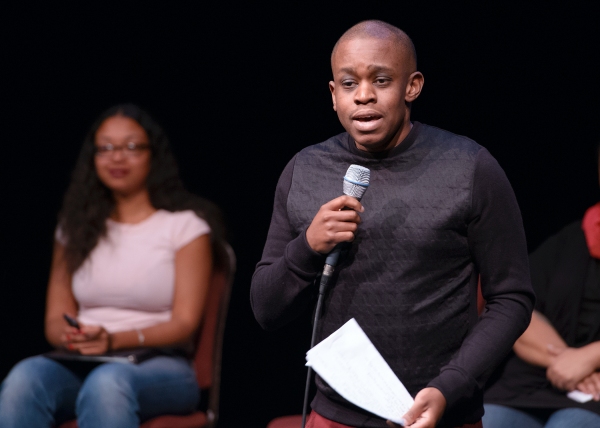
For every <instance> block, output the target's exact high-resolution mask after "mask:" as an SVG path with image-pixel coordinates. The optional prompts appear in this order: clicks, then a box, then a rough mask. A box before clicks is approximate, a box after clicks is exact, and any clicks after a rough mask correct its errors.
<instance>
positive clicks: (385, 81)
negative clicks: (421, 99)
mask: <svg viewBox="0 0 600 428" xmlns="http://www.w3.org/2000/svg"><path fill="white" fill-rule="evenodd" d="M331 66H332V71H333V79H334V80H333V81H332V82H329V89H330V90H331V96H332V98H333V107H334V110H335V111H336V112H337V114H338V117H339V119H340V122H341V123H342V126H343V127H344V128H345V129H346V131H347V132H348V133H349V134H350V135H351V136H352V138H354V140H355V141H356V145H357V147H358V148H359V149H361V150H365V151H370V152H378V151H382V150H389V149H391V148H393V147H395V146H396V145H397V144H399V143H400V142H401V141H402V139H404V137H405V136H406V135H407V134H408V132H409V131H410V121H409V120H410V118H409V108H408V106H407V104H406V103H407V102H411V101H413V100H414V99H415V98H416V97H417V96H418V94H419V93H420V86H419V88H418V92H417V93H416V95H414V91H413V90H411V88H412V86H411V84H412V83H411V82H412V80H413V79H414V77H413V76H414V74H418V76H417V77H420V78H421V79H422V75H421V74H420V73H418V72H417V73H413V74H411V70H409V69H408V66H409V65H408V64H407V55H405V54H404V52H403V50H402V49H401V48H399V47H398V46H397V45H396V44H395V43H394V42H393V41H391V40H386V39H377V38H354V39H350V40H346V41H342V42H341V43H340V44H339V45H338V47H337V49H336V51H335V53H334V55H333V57H332V61H331ZM421 84H422V80H421Z"/></svg>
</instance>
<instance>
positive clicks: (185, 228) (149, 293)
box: [59, 210, 210, 333]
mask: <svg viewBox="0 0 600 428" xmlns="http://www.w3.org/2000/svg"><path fill="white" fill-rule="evenodd" d="M209 232H210V228H209V226H208V224H207V223H206V221H204V220H202V219H201V218H199V217H198V216H196V214H194V212H193V211H179V212H169V211H165V210H158V211H156V212H155V213H154V214H152V215H151V216H150V217H148V218H147V219H146V220H144V221H142V222H140V223H136V224H126V223H117V222H115V221H113V220H110V219H109V220H107V234H106V236H105V237H103V238H101V239H100V241H99V242H98V244H97V245H96V247H95V248H94V249H93V250H92V252H91V253H90V255H89V256H88V258H87V259H86V260H85V262H84V263H83V264H82V265H81V267H80V268H79V269H77V271H75V272H74V274H73V278H72V288H73V294H74V295H75V299H76V300H77V303H78V304H79V314H78V319H79V320H80V321H81V322H82V323H84V324H90V325H101V326H103V327H104V328H105V329H106V330H107V331H108V332H110V333H113V332H117V331H125V330H132V329H136V328H140V329H141V328H145V327H149V326H152V325H155V324H158V323H161V322H165V321H168V320H170V318H171V308H172V305H173V292H174V289H175V253H176V252H177V251H178V250H179V249H180V248H182V247H184V246H185V245H187V244H189V243H190V242H191V241H193V240H194V239H196V238H198V237H199V236H201V235H204V234H207V233H209ZM59 239H60V238H59Z"/></svg>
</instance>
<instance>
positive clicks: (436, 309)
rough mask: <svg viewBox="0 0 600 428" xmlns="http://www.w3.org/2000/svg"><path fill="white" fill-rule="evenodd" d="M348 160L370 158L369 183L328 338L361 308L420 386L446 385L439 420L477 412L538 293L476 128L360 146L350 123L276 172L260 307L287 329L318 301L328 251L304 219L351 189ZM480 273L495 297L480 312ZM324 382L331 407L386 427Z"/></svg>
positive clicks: (402, 375) (382, 348)
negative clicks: (315, 246) (314, 240)
mask: <svg viewBox="0 0 600 428" xmlns="http://www.w3.org/2000/svg"><path fill="white" fill-rule="evenodd" d="M350 164H359V165H362V166H365V167H367V168H369V169H370V170H371V185H370V187H369V189H368V191H367V192H366V194H365V196H364V198H363V199H362V204H363V205H364V207H365V212H364V213H362V214H361V218H362V223H361V224H360V226H359V229H358V232H357V234H356V239H355V241H354V242H353V244H352V246H351V249H350V251H349V253H348V255H347V256H346V258H345V259H344V261H343V262H342V263H341V264H340V265H339V266H338V268H337V276H336V277H335V280H334V282H333V284H332V285H331V287H330V289H329V292H328V295H327V298H326V302H325V305H324V312H323V317H322V322H321V326H320V331H319V336H320V338H319V339H323V338H325V337H327V336H328V335H329V334H331V333H332V332H333V331H335V330H336V329H338V328H339V327H340V326H342V325H343V324H344V323H345V322H346V321H348V320H349V319H350V318H355V319H356V320H357V321H358V323H359V325H360V326H361V327H362V328H363V330H364V331H365V333H366V334H367V336H369V338H370V339H371V341H372V342H373V344H374V345H375V347H376V348H377V349H378V350H379V352H380V353H381V354H382V356H383V357H384V358H385V360H386V361H387V362H388V364H389V365H390V367H391V368H392V370H393V371H394V372H395V373H396V375H397V376H398V378H399V379H400V380H401V381H402V382H403V383H404V385H405V386H406V387H407V389H408V391H409V392H410V393H411V394H413V396H414V395H415V394H416V393H417V392H418V391H419V390H420V389H422V388H424V387H426V386H433V387H436V388H438V389H439V390H440V391H441V392H442V393H443V395H444V397H445V398H446V400H447V410H446V413H445V415H444V418H443V421H442V423H441V424H440V426H457V425H461V424H463V423H469V422H475V421H478V420H479V419H480V418H481V416H482V414H483V407H482V398H481V391H482V388H483V385H484V383H485V381H486V379H487V377H488V376H489V373H490V371H491V370H492V369H493V368H494V366H495V365H496V364H498V363H499V362H500V361H501V360H502V358H503V357H504V356H505V355H506V354H507V353H508V352H509V350H510V349H511V346H512V344H513V343H514V341H515V340H516V339H517V338H518V337H519V335H520V334H521V333H522V332H523V331H524V330H525V328H526V327H527V325H528V323H529V319H530V315H531V310H532V307H533V300H534V296H533V291H532V288H531V284H530V278H529V269H528V261H527V248H526V243H525V236H524V232H523V226H522V221H521V216H520V212H519V208H518V205H517V202H516V199H515V197H514V194H513V191H512V188H511V186H510V184H509V182H508V180H507V178H506V176H505V174H504V172H503V171H502V169H501V168H500V166H499V165H498V164H497V162H496V161H495V159H494V158H493V157H492V156H491V155H490V154H489V152H488V151H487V150H486V149H484V148H482V147H481V146H479V145H478V144H476V143H475V142H473V141H472V140H470V139H468V138H465V137H461V136H457V135H454V134H451V133H449V132H446V131H443V130H440V129H438V128H434V127H431V126H427V125H423V124H419V123H415V124H414V126H413V128H412V130H411V132H410V134H409V135H408V136H407V137H406V139H405V140H404V141H403V142H402V143H401V144H399V145H398V146H397V147H395V148H394V149H392V150H391V151H390V152H388V153H385V154H382V155H373V154H370V153H367V152H363V151H360V150H358V149H357V148H356V146H355V144H354V142H353V141H352V140H351V138H350V137H349V135H348V134H346V133H343V134H340V135H338V136H336V137H333V138H330V139H329V140H327V141H325V142H323V143H321V144H317V145H314V146H310V147H307V148H306V149H304V150H302V151H301V152H299V153H298V154H297V155H296V156H295V157H294V158H293V159H292V160H291V161H290V162H289V163H288V165H287V167H286V168H285V170H284V171H283V173H282V175H281V178H280V180H279V183H278V185H277V190H276V195H275V206H274V210H273V217H272V220H271V226H270V230H269V234H268V237H267V242H266V244H265V249H264V252H263V256H262V259H261V261H260V262H259V263H258V265H257V267H256V272H255V274H254V277H253V280H252V287H251V302H252V307H253V310H254V314H255V316H256V319H257V320H258V322H259V323H260V324H261V325H262V326H263V327H264V328H277V327H279V326H282V325H284V324H285V323H286V322H288V321H289V320H291V319H293V318H294V317H295V316H297V315H298V314H299V313H300V312H301V311H304V310H307V309H308V310H310V309H312V302H314V294H315V288H316V287H315V285H314V284H313V281H314V280H315V278H316V277H317V275H318V274H319V273H320V272H321V270H322V268H323V262H324V257H323V256H322V255H320V254H318V253H316V252H314V251H313V250H312V249H311V248H310V247H309V246H308V244H307V242H306V236H305V231H306V228H307V227H308V225H309V224H310V222H311V221H312V219H313V217H314V215H315V214H316V213H317V211H318V209H319V207H320V206H321V205H323V204H324V203H326V202H328V201H330V200H331V199H333V198H335V197H337V196H339V195H340V194H341V193H342V190H341V188H342V177H343V175H344V173H345V172H346V169H347V168H348V166H349V165H350ZM478 275H481V284H482V291H483V294H484V297H485V298H486V300H487V302H488V303H487V308H486V311H485V313H484V314H483V316H482V317H481V318H479V317H478V315H477V309H476V290H477V279H478ZM316 382H317V390H318V392H317V395H316V397H315V399H314V400H313V402H312V407H313V409H314V410H315V411H317V412H318V413H319V414H321V415H323V416H325V417H326V418H329V419H332V420H335V421H337V422H340V423H343V424H347V425H351V426H365V427H385V426H386V425H385V421H383V420H381V419H380V418H377V417H375V416H374V415H371V414H369V413H368V412H366V411H364V410H362V409H359V408H357V407H356V406H353V405H352V404H350V403H348V402H347V401H345V400H344V399H343V398H341V397H340V396H339V395H338V394H337V393H336V392H335V391H333V390H332V389H331V388H330V387H329V386H328V385H327V384H326V383H325V382H324V381H323V380H322V379H320V378H318V377H317V381H316Z"/></svg>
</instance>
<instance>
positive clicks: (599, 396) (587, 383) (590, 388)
mask: <svg viewBox="0 0 600 428" xmlns="http://www.w3.org/2000/svg"><path fill="white" fill-rule="evenodd" d="M577 389H578V390H580V391H581V392H585V393H586V394H590V395H593V396H594V401H600V373H598V372H594V373H592V374H591V375H589V376H588V377H586V378H584V379H583V380H582V381H581V382H579V383H578V384H577Z"/></svg>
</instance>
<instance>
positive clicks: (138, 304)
mask: <svg viewBox="0 0 600 428" xmlns="http://www.w3.org/2000/svg"><path fill="white" fill-rule="evenodd" d="M212 210H213V206H212V205H210V204H209V203H208V202H206V201H204V200H202V199H200V198H197V197H195V196H193V195H191V194H189V193H188V192H186V191H185V190H184V188H183V185H182V184H181V181H180V180H179V176H178V172H177V167H176V164H175V160H174V158H173V155H172V154H171V151H170V149H169V144H168V141H167V138H166V136H165V134H164V133H163V131H162V129H161V128H160V127H159V126H158V125H157V124H156V123H155V122H154V121H153V120H152V119H151V118H150V117H149V116H148V114H147V113H145V112H144V111H142V110H141V109H139V108H138V107H136V106H134V105H120V106H115V107H113V108H111V109H109V110H108V111H106V112H105V113H104V114H103V115H101V116H100V118H99V119H98V120H97V121H96V123H95V124H94V125H93V126H92V128H91V130H90V133H89V134H88V136H87V138H86V139H85V141H84V144H83V147H82V150H81V153H80V155H79V159H78V161H77V165H76V167H75V171H74V173H73V178H72V181H71V184H70V187H69V189H68V190H67V193H66V195H65V199H64V204H63V207H62V210H61V212H60V214H59V223H58V228H57V233H56V242H55V246H54V254H53V262H52V268H51V273H50V280H49V284H48V293H47V304H46V317H45V333H46V338H47V340H48V341H49V342H50V343H51V344H52V345H53V346H55V347H57V348H66V349H68V350H71V351H72V352H74V353H79V354H83V355H96V354H103V353H106V352H108V351H115V350H121V349H126V348H139V347H148V348H155V349H156V350H157V354H158V355H157V356H154V357H153V358H150V359H147V360H145V361H143V362H141V363H139V364H123V363H105V364H101V365H82V364H81V363H79V364H75V363H72V362H65V361H61V362H59V361H60V360H54V359H50V358H47V357H46V356H36V357H31V358H27V359H25V360H23V361H21V362H19V363H18V364H17V365H16V366H15V367H14V368H13V369H12V370H11V372H10V373H9V374H8V376H7V377H6V379H5V380H4V382H3V383H2V386H1V390H0V427H52V426H54V425H58V424H59V423H61V422H62V421H64V420H69V419H74V418H75V417H76V418H77V421H78V425H79V427H80V428H88V427H112V428H118V427H129V428H133V427H136V428H137V427H138V426H139V423H140V421H144V420H145V419H148V418H151V417H154V416H157V415H160V414H166V413H169V414H185V413H189V412H192V411H194V410H195V408H196V406H197V404H198V400H199V389H198V385H197V383H196V378H195V374H194V371H193V369H192V365H191V363H190V359H189V357H190V348H193V337H194V333H195V332H196V330H197V328H198V326H199V323H200V320H201V317H202V311H203V306H204V300H205V296H206V294H207V289H208V284H209V280H210V275H211V270H212V266H213V255H212V254H213V244H212V241H214V240H215V239H217V238H216V236H215V234H216V232H217V233H218V230H219V228H218V224H217V227H215V226H214V225H213V222H215V221H216V217H215V216H213V215H212V214H211V212H212ZM197 214H198V215H197ZM199 216H202V217H204V219H203V218H200V217H199ZM207 222H211V226H213V227H211V226H209V224H208V223H207ZM64 314H68V315H71V316H77V319H78V322H79V325H80V328H76V327H71V326H69V325H68V324H67V322H66V321H65V318H63V315H64Z"/></svg>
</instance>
